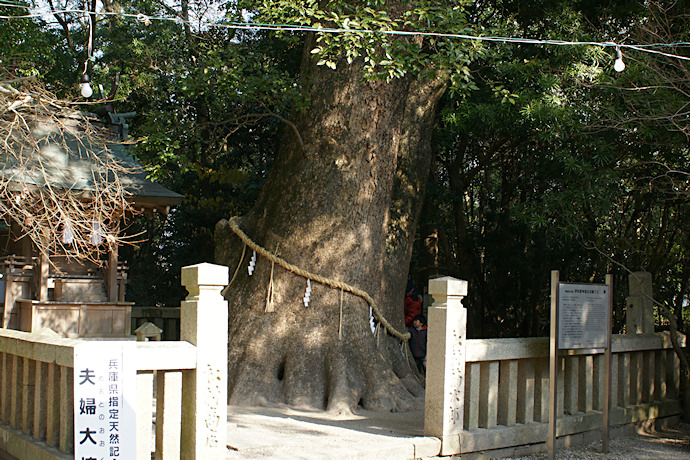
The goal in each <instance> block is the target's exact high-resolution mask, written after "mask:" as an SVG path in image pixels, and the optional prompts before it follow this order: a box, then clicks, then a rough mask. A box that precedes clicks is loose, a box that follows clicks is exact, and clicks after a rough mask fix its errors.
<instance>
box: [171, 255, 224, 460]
mask: <svg viewBox="0 0 690 460" xmlns="http://www.w3.org/2000/svg"><path fill="white" fill-rule="evenodd" d="M227 284H228V267H224V266H219V265H212V264H208V263H203V264H198V265H192V266H189V267H183V268H182V285H183V286H184V287H185V288H186V289H187V291H189V295H188V296H187V299H186V300H184V301H183V302H182V305H181V311H180V316H181V325H180V326H181V327H180V339H181V340H183V341H187V342H190V343H191V344H193V345H195V346H196V347H197V365H196V370H195V371H189V372H185V373H184V374H183V378H182V379H183V384H182V388H183V389H182V429H181V432H182V440H181V448H180V450H181V458H182V459H197V460H203V459H211V458H225V456H226V454H227V452H226V449H227V447H226V437H227V428H226V427H227V404H228V389H227V381H228V306H227V302H226V301H225V299H224V298H223V296H222V295H221V294H220V291H221V290H222V289H223V288H224V287H225V286H226V285H227Z"/></svg>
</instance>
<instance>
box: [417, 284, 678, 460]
mask: <svg viewBox="0 0 690 460" xmlns="http://www.w3.org/2000/svg"><path fill="white" fill-rule="evenodd" d="M631 285H632V281H631ZM429 293H430V294H431V295H432V296H433V297H434V300H435V301H434V304H433V305H432V306H431V307H430V308H429V333H428V335H429V337H428V348H427V349H428V353H427V356H428V358H427V388H426V402H425V404H426V407H425V419H424V429H425V434H426V435H432V436H437V437H439V438H441V440H442V448H441V454H442V455H455V454H467V453H471V452H486V451H491V450H493V451H494V452H493V454H489V455H499V456H500V455H501V454H500V453H499V452H498V451H496V449H503V450H504V453H505V454H508V455H512V454H515V453H521V452H525V453H528V452H534V451H539V450H541V451H544V450H546V444H545V443H546V440H547V437H548V418H549V408H548V403H549V339H548V338H527V339H488V340H467V339H466V318H467V311H466V309H465V308H464V307H463V305H462V299H463V297H464V296H465V295H467V282H465V281H460V280H456V279H453V278H438V279H433V280H430V281H429ZM628 326H630V324H629V325H628ZM681 339H682V343H683V344H684V343H685V337H682V336H681ZM611 349H612V350H611V351H612V357H611V382H612V383H611V395H610V397H611V406H610V407H611V409H610V410H611V412H610V421H611V422H610V425H611V426H612V427H613V426H617V425H625V424H631V423H638V422H644V421H648V420H654V419H661V418H664V417H670V416H677V415H679V414H680V401H679V399H678V398H679V394H678V388H679V378H680V370H679V360H678V357H677V356H676V355H675V353H674V351H673V349H672V347H671V342H670V338H669V336H668V334H667V333H656V334H655V333H644V334H626V335H614V336H613V338H612V347H611ZM595 353H596V352H595V351H594V350H561V353H560V354H559V365H558V372H559V377H558V381H557V383H558V388H557V398H558V405H557V407H558V414H557V423H556V426H557V435H558V436H559V440H558V444H557V446H558V447H561V446H563V445H566V444H569V443H577V439H578V438H577V437H578V436H581V439H587V438H586V437H584V436H585V435H586V434H588V433H589V434H596V433H598V431H597V430H600V429H601V428H602V423H603V415H602V413H603V412H602V411H603V404H604V397H603V390H602V389H603V388H604V385H603V383H604V382H603V381H604V355H603V354H595ZM589 438H590V439H591V438H592V437H591V436H590V437H589ZM599 439H600V438H599ZM520 446H523V447H520ZM521 449H522V450H521Z"/></svg>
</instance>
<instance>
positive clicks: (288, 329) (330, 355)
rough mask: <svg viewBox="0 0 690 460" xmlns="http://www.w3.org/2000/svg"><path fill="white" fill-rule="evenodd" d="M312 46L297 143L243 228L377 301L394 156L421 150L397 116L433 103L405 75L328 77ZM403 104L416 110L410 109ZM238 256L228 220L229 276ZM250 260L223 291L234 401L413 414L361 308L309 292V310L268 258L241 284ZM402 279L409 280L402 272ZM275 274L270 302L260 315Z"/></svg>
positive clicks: (221, 258)
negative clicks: (384, 78) (418, 94)
mask: <svg viewBox="0 0 690 460" xmlns="http://www.w3.org/2000/svg"><path fill="white" fill-rule="evenodd" d="M312 47H313V41H312V42H311V43H308V44H307V46H306V47H305V49H306V50H307V51H306V52H305V57H304V61H303V66H302V72H303V75H305V76H306V78H305V80H304V84H305V90H306V91H307V94H308V95H309V96H310V105H309V108H308V109H307V110H303V111H301V112H298V113H297V114H295V116H294V117H293V121H294V125H295V127H296V129H297V131H298V132H299V136H297V135H296V134H295V133H294V132H293V131H292V130H291V131H290V132H288V134H287V135H286V137H285V139H284V141H283V143H282V144H281V148H280V151H279V152H278V155H277V158H276V161H275V165H274V167H273V170H272V172H271V174H270V175H269V178H268V180H267V182H266V185H265V186H264V189H263V190H262V193H261V196H260V197H259V200H258V201H257V203H256V205H255V206H254V207H253V208H252V210H251V211H250V212H249V213H248V214H247V215H246V216H245V217H243V218H242V219H240V220H239V226H240V227H241V228H242V230H243V231H244V232H245V233H246V234H247V235H248V236H249V237H250V238H252V239H253V241H255V242H256V243H258V244H259V245H261V246H262V247H264V248H266V249H267V250H269V251H271V252H274V253H275V252H277V253H278V255H279V256H280V257H281V258H283V259H285V260H286V261H288V262H290V263H293V264H295V265H298V266H299V267H300V268H302V269H304V270H308V271H309V272H311V273H315V274H319V275H322V276H325V277H328V278H331V279H335V280H338V281H342V282H344V283H347V284H348V285H351V286H354V287H356V288H358V289H362V290H364V291H366V292H368V293H369V294H370V295H372V296H374V297H376V296H378V295H380V288H381V286H380V283H381V280H382V279H383V275H384V264H385V254H386V235H387V232H388V225H389V217H390V209H391V203H392V202H391V199H392V196H393V184H394V180H395V173H396V168H397V165H398V158H399V155H401V151H405V152H407V151H413V150H419V149H418V144H419V142H420V139H417V140H415V142H411V143H410V142H407V139H406V138H405V136H404V133H405V126H406V124H405V114H406V113H409V111H410V110H413V111H414V110H419V112H417V113H418V114H421V113H422V112H425V111H429V110H430V111H432V112H433V110H434V109H435V103H434V104H431V105H429V104H428V103H427V102H426V101H419V100H418V98H415V97H410V96H411V94H410V91H411V87H413V88H415V91H420V90H423V88H421V87H419V85H418V84H417V82H415V81H414V80H413V79H412V77H408V78H404V79H397V80H394V81H391V82H389V83H387V82H383V81H366V80H364V79H363V78H362V75H363V71H362V67H361V65H358V64H357V63H355V64H352V65H350V66H347V65H346V64H345V63H344V62H340V63H339V66H338V70H337V71H336V72H333V71H331V70H329V69H326V68H324V67H317V66H316V65H315V61H314V60H313V59H311V56H309V53H308V51H309V50H310V49H311V48H312ZM413 82H414V84H413V85H411V83H413ZM437 84H438V83H437V82H430V85H437ZM435 97H436V98H437V97H438V96H437V95H436V96H435ZM408 101H410V102H411V101H415V102H414V104H417V105H416V106H415V107H409V106H407V103H408ZM427 118H428V117H427ZM426 141H428V139H426ZM419 151H420V152H421V154H424V155H427V154H428V151H424V149H422V150H419ZM412 232H414V229H412ZM410 238H411V237H410ZM250 252H251V251H250ZM241 253H242V243H241V242H240V240H239V239H238V238H237V237H236V236H235V235H234V233H233V232H232V231H231V229H230V228H229V226H228V222H227V221H221V222H219V224H218V225H217V227H216V260H217V262H218V263H223V264H227V265H229V266H230V267H231V271H234V270H235V267H236V266H237V265H238V262H239V260H240V254H241ZM248 259H249V257H248V256H246V257H245V258H244V261H243V262H242V263H241V266H240V267H239V271H238V274H237V277H236V278H235V280H234V281H233V283H232V284H231V285H230V288H229V289H228V290H227V293H226V297H227V298H228V300H229V308H230V311H229V313H230V316H229V318H230V328H229V342H230V343H229V357H228V360H229V362H228V371H229V378H228V380H229V388H228V389H229V393H228V394H229V399H230V402H231V403H233V404H267V403H287V404H289V405H292V406H308V407H316V408H325V409H329V410H333V411H350V410H354V409H356V408H357V406H358V405H361V406H363V407H364V408H366V409H372V410H389V411H405V410H412V409H420V408H421V407H420V403H419V401H418V400H417V399H415V398H414V396H413V395H412V394H411V393H410V392H409V391H407V390H406V389H405V387H404V386H403V385H401V383H400V380H399V378H398V377H397V376H396V374H395V373H394V372H393V371H392V369H391V365H390V363H389V362H388V361H387V360H386V359H384V357H383V356H382V355H381V354H380V353H379V352H378V351H377V347H376V340H375V338H374V336H373V335H372V333H371V330H370V328H369V306H368V304H367V303H366V302H365V301H364V300H363V299H362V298H360V297H356V296H354V295H351V294H348V293H347V292H345V293H344V294H342V293H341V291H340V290H338V289H332V288H330V287H327V286H323V285H319V284H317V283H313V284H312V293H311V301H310V303H309V306H308V307H305V306H304V304H303V301H302V298H303V296H304V291H305V287H306V280H305V278H302V277H300V276H297V275H295V274H294V273H290V272H287V271H286V270H284V269H282V268H280V267H279V266H277V265H276V266H275V267H272V265H271V263H270V262H269V261H268V260H267V259H264V258H259V259H258V260H257V264H256V271H255V272H254V274H253V276H251V277H249V276H248V274H247V268H246V266H247V261H248ZM407 260H408V261H409V257H408V259H407ZM401 271H404V272H405V275H404V276H406V273H407V267H406V266H405V267H401ZM271 273H272V279H273V285H274V287H275V289H274V300H275V302H274V303H273V304H270V305H268V304H267V300H266V299H267V290H268V286H269V280H270V279H271ZM341 296H342V339H339V333H338V332H339V325H340V311H341ZM377 302H380V300H378V301H377ZM271 310H273V311H271ZM384 311H385V310H384ZM401 323H402V322H401V321H400V322H398V321H397V320H396V321H394V322H393V324H394V325H395V326H402V324H401Z"/></svg>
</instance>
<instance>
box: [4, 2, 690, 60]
mask: <svg viewBox="0 0 690 460" xmlns="http://www.w3.org/2000/svg"><path fill="white" fill-rule="evenodd" d="M0 7H8V8H22V9H25V10H30V8H29V7H27V6H25V5H19V4H17V3H11V2H9V3H8V2H7V1H3V2H0ZM89 13H90V12H89V11H87V10H82V9H63V10H52V11H33V12H30V13H27V14H23V15H15V16H9V15H0V19H33V18H37V17H44V16H46V15H52V14H89ZM97 14H98V15H101V16H119V17H128V18H132V19H136V20H138V21H140V22H143V23H146V24H148V23H150V22H151V21H171V22H175V23H178V24H184V23H187V24H189V25H195V24H202V25H204V26H206V27H213V28H227V29H234V30H269V31H281V32H318V33H324V34H345V33H348V34H378V35H394V36H423V37H434V38H448V39H459V40H470V41H481V42H494V43H508V44H528V45H553V46H600V47H613V48H617V49H621V48H623V49H631V50H636V51H639V52H643V53H650V54H657V55H662V56H666V57H668V58H673V59H681V60H686V61H690V56H682V55H678V54H673V53H667V52H664V51H660V50H656V49H653V48H655V47H664V48H669V47H686V46H690V42H673V43H650V44H636V43H633V44H629V43H617V42H613V41H574V40H557V39H537V38H524V37H501V36H482V35H470V34H456V33H450V32H432V31H422V30H412V31H410V30H392V29H355V28H338V27H314V26H304V25H297V24H264V23H254V22H211V21H204V20H201V21H197V22H193V21H190V20H187V21H185V20H184V19H182V18H180V17H166V16H153V15H146V14H143V13H138V14H134V13H125V12H112V11H101V12H99V13H97Z"/></svg>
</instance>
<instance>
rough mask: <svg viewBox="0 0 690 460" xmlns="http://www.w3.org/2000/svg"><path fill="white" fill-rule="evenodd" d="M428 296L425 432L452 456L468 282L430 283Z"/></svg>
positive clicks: (458, 426) (461, 390)
mask: <svg viewBox="0 0 690 460" xmlns="http://www.w3.org/2000/svg"><path fill="white" fill-rule="evenodd" d="M429 295H431V296H432V297H433V298H434V303H433V304H432V305H431V307H430V308H429V334H428V335H429V337H428V341H427V371H426V398H425V409H424V432H425V434H427V435H430V436H436V437H439V438H441V455H452V454H457V453H460V433H461V432H462V430H463V417H464V404H465V356H466V355H465V339H466V335H467V310H466V309H465V308H464V307H463V305H462V299H463V298H464V297H465V296H466V295H467V281H462V280H458V279H455V278H451V277H443V278H436V279H432V280H429Z"/></svg>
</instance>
